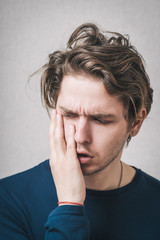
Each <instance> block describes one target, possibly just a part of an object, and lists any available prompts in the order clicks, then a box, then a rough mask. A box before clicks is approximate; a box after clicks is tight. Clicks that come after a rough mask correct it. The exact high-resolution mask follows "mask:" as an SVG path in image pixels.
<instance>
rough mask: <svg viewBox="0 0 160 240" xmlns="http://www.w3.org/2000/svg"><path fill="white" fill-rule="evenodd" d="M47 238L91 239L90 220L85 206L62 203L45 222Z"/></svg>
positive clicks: (57, 239) (62, 239) (50, 239)
mask: <svg viewBox="0 0 160 240" xmlns="http://www.w3.org/2000/svg"><path fill="white" fill-rule="evenodd" d="M45 229H46V234H45V240H89V235H90V228H89V221H88V219H87V216H86V214H85V209H84V207H83V206H73V205H62V206H59V207H57V208H56V209H55V210H53V211H52V212H51V213H50V214H49V216H48V220H47V222H46V224H45Z"/></svg>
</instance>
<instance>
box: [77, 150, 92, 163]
mask: <svg viewBox="0 0 160 240" xmlns="http://www.w3.org/2000/svg"><path fill="white" fill-rule="evenodd" d="M77 157H78V159H79V161H80V163H81V164H85V163H88V162H90V161H91V160H92V158H93V156H92V155H91V154H89V153H88V152H77Z"/></svg>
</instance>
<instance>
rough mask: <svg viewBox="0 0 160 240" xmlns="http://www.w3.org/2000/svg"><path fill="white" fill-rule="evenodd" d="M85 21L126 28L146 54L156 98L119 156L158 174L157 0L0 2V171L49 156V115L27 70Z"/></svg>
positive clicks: (159, 79)
mask: <svg viewBox="0 0 160 240" xmlns="http://www.w3.org/2000/svg"><path fill="white" fill-rule="evenodd" d="M84 22H94V23H97V24H99V25H100V26H101V27H102V28H103V29H106V30H109V31H118V32H121V33H122V34H129V35H130V39H131V42H132V44H133V45H135V46H136V47H137V49H138V50H139V52H140V53H141V54H142V55H143V57H144V59H145V60H146V69H147V72H148V74H149V76H150V78H151V83H152V87H153V88H154V90H155V92H154V104H153V107H152V111H151V113H150V115H149V117H148V119H147V120H146V121H145V123H144V125H143V127H142V129H141V132H140V133H139V135H138V136H136V137H135V138H134V139H133V140H132V141H131V143H130V145H129V147H128V148H127V149H126V150H125V151H124V155H123V158H122V160H123V161H125V162H127V163H129V164H131V165H135V166H137V167H138V168H142V169H143V170H144V171H146V172H148V173H149V174H151V175H153V176H154V177H157V178H160V146H159V142H160V141H159V136H160V128H159V124H160V107H159V104H160V83H159V82H160V40H159V38H160V24H159V23H160V1H159V0H137V1H136V0H134V1H133V0H131V1H130V0H119V1H118V0H117V1H116V0H114V1H108V0H95V1H93V0H92V1H91V0H80V1H76V0H75V1H74V0H72V1H69V0H68V1H67V0H66V1H65V0H52V1H51V0H43V1H42V0H39V1H37V0H28V1H27V0H0V33H1V37H0V50H1V53H0V69H1V70H0V103H1V104H0V117H1V121H0V137H1V144H0V177H4V176H7V175H11V174H13V173H16V172H19V171H22V170H25V169H27V168H30V167H32V166H34V165H35V164H38V163H40V162H41V161H43V160H45V159H47V158H49V146H48V145H49V142H48V128H49V118H48V115H47V113H46V111H45V109H43V108H42V106H41V101H40V93H39V92H40V89H39V82H40V81H39V79H40V75H38V76H36V77H34V78H33V79H32V81H31V84H30V86H27V87H26V82H27V79H28V77H29V75H30V74H32V73H33V72H34V71H35V70H37V69H38V68H39V67H41V66H42V65H43V64H44V63H45V62H46V60H47V58H48V54H49V53H51V52H53V51H54V50H57V49H59V48H61V47H65V44H66V41H67V39H68V38H69V36H70V34H71V33H72V31H73V30H74V29H75V28H76V27H77V26H79V25H80V24H82V23H84Z"/></svg>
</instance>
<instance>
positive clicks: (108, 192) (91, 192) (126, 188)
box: [44, 160, 142, 196]
mask: <svg viewBox="0 0 160 240" xmlns="http://www.w3.org/2000/svg"><path fill="white" fill-rule="evenodd" d="M44 165H45V168H46V170H47V173H48V175H49V176H50V178H51V179H52V181H53V178H52V173H51V169H50V165H49V160H46V161H44ZM131 167H133V168H134V169H135V170H136V173H135V175H134V178H133V179H132V181H131V182H130V183H128V184H127V185H125V186H123V187H120V188H116V189H112V190H93V189H88V188H86V194H87V195H92V196H106V195H107V196H109V195H117V194H118V195H119V194H121V193H124V192H126V191H129V190H130V189H132V188H134V187H135V186H136V185H137V184H138V183H139V181H140V178H141V175H142V171H141V169H138V168H136V167H134V166H131Z"/></svg>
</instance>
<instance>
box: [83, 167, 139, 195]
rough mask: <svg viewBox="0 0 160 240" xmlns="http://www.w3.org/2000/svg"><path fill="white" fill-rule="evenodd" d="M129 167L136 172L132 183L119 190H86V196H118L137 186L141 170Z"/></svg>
mask: <svg viewBox="0 0 160 240" xmlns="http://www.w3.org/2000/svg"><path fill="white" fill-rule="evenodd" d="M131 167H133V168H134V169H135V170H136V173H135V175H134V178H133V179H132V181H131V182H130V183H128V184H127V185H125V186H123V187H120V188H116V189H112V190H93V189H88V188H87V189H86V193H87V195H92V196H106V195H107V196H109V195H119V194H121V193H124V192H127V191H129V190H131V189H132V188H134V187H135V186H137V184H138V183H139V181H140V178H141V175H142V171H141V169H138V168H136V167H134V166H131Z"/></svg>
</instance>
